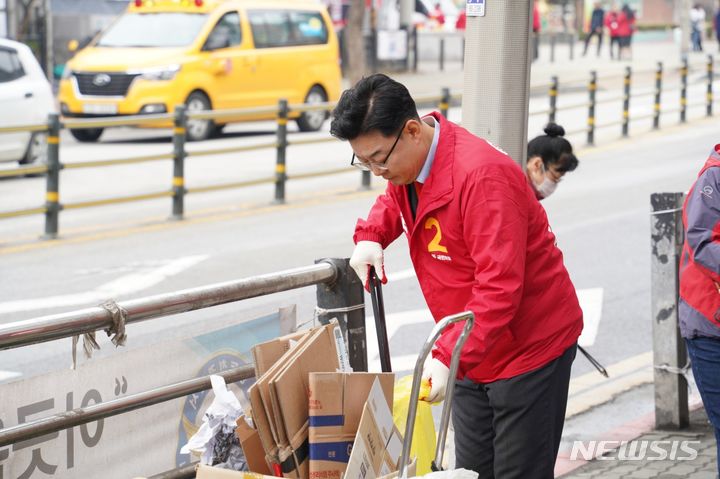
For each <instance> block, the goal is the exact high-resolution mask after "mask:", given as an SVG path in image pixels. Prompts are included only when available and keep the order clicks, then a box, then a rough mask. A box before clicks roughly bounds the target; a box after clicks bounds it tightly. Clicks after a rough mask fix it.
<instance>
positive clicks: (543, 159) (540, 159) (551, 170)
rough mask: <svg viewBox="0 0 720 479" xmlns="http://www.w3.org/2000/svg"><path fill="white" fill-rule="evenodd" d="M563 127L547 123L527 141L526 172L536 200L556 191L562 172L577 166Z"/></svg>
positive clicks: (563, 173)
mask: <svg viewBox="0 0 720 479" xmlns="http://www.w3.org/2000/svg"><path fill="white" fill-rule="evenodd" d="M563 135H565V129H564V128H563V127H562V126H560V125H557V124H555V123H548V125H547V126H546V127H545V134H544V135H540V136H537V137H535V138H533V139H532V140H530V142H529V143H528V160H527V169H526V170H525V173H526V174H527V178H528V181H530V185H531V186H532V187H533V190H535V194H536V195H537V198H538V200H542V199H544V198H547V197H548V196H550V195H551V194H553V192H554V191H555V188H557V185H558V183H560V180H561V179H562V177H563V176H565V173H567V172H568V171H573V170H574V169H575V168H577V166H578V163H579V162H578V159H577V158H576V157H575V155H574V154H573V149H572V145H571V144H570V142H569V141H567V140H566V139H565V138H563Z"/></svg>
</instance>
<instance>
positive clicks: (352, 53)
mask: <svg viewBox="0 0 720 479" xmlns="http://www.w3.org/2000/svg"><path fill="white" fill-rule="evenodd" d="M364 18H365V0H352V3H351V4H350V12H349V14H348V21H347V25H346V26H345V32H344V34H345V45H346V52H347V63H348V65H347V69H346V72H347V78H348V80H349V81H350V85H355V83H357V82H358V80H360V79H361V78H362V77H363V75H364V74H365V63H366V62H365V41H364V39H363V20H364Z"/></svg>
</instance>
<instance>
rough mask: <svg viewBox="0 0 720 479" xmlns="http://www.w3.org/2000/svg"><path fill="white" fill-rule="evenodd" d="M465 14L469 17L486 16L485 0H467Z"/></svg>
mask: <svg viewBox="0 0 720 479" xmlns="http://www.w3.org/2000/svg"><path fill="white" fill-rule="evenodd" d="M466 1H467V3H466V4H465V15H467V16H468V17H484V16H485V0H466Z"/></svg>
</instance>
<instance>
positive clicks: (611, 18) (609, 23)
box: [605, 8, 620, 60]
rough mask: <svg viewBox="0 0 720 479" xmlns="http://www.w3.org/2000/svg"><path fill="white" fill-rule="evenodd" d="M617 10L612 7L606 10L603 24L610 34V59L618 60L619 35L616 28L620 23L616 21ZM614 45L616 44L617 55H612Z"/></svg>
mask: <svg viewBox="0 0 720 479" xmlns="http://www.w3.org/2000/svg"><path fill="white" fill-rule="evenodd" d="M618 15H619V13H618V11H617V10H615V9H614V8H613V9H612V10H610V12H608V14H607V15H606V16H605V26H606V27H607V29H608V34H609V35H610V59H611V60H612V59H613V58H617V59H618V60H620V35H619V34H618V28H619V27H620V24H619V23H618ZM615 46H617V55H613V51H614V49H615Z"/></svg>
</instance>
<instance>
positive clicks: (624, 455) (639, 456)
mask: <svg viewBox="0 0 720 479" xmlns="http://www.w3.org/2000/svg"><path fill="white" fill-rule="evenodd" d="M699 445H700V441H649V440H637V441H574V442H573V446H572V451H571V452H570V460H571V461H577V460H578V459H583V460H585V461H590V460H592V459H597V460H600V461H692V460H694V459H695V458H697V456H698V446H699Z"/></svg>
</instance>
